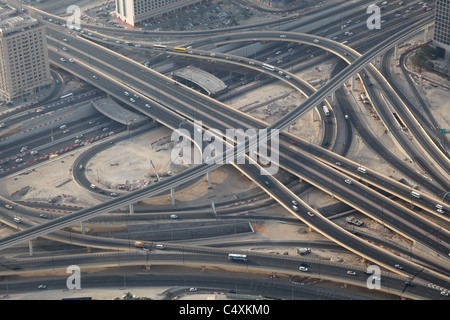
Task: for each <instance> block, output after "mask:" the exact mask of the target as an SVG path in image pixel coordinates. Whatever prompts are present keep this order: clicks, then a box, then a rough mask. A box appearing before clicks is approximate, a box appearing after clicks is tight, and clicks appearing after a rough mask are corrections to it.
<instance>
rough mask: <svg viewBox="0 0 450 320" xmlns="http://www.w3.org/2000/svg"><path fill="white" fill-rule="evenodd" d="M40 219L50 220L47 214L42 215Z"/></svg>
mask: <svg viewBox="0 0 450 320" xmlns="http://www.w3.org/2000/svg"><path fill="white" fill-rule="evenodd" d="M39 217H41V218H42V219H47V218H48V216H47V215H46V214H45V213H41V214H40V215H39Z"/></svg>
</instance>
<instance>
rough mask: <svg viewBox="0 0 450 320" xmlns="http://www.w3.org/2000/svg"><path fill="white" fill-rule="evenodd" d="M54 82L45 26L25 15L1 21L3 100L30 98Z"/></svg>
mask: <svg viewBox="0 0 450 320" xmlns="http://www.w3.org/2000/svg"><path fill="white" fill-rule="evenodd" d="M0 8H1V9H0V12H2V11H3V12H4V11H5V7H0ZM2 9H3V10H2ZM51 84H52V78H51V75H50V64H49V59H48V51H47V42H46V38H45V27H44V26H43V25H42V24H40V23H39V22H38V21H37V20H36V19H34V18H32V17H30V16H28V15H24V14H21V15H12V16H8V17H6V18H3V19H2V20H0V100H4V101H7V102H11V101H13V100H15V99H23V100H25V101H27V100H28V99H30V98H31V97H32V96H33V95H35V94H38V93H39V92H41V91H42V90H43V89H46V88H48V87H49V86H50V85H51Z"/></svg>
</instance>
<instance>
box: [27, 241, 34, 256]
mask: <svg viewBox="0 0 450 320" xmlns="http://www.w3.org/2000/svg"><path fill="white" fill-rule="evenodd" d="M28 249H29V250H30V256H32V255H33V254H34V249H33V240H30V241H28Z"/></svg>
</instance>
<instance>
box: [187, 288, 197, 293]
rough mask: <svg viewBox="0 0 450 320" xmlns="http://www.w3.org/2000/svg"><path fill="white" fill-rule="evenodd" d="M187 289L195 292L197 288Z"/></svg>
mask: <svg viewBox="0 0 450 320" xmlns="http://www.w3.org/2000/svg"><path fill="white" fill-rule="evenodd" d="M189 291H190V292H197V288H190V289H189Z"/></svg>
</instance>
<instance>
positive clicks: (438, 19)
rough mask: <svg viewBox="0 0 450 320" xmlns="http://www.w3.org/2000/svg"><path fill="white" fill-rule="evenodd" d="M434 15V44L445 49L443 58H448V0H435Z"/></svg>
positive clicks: (449, 43) (449, 15)
mask: <svg viewBox="0 0 450 320" xmlns="http://www.w3.org/2000/svg"><path fill="white" fill-rule="evenodd" d="M435 10H436V13H435V16H434V38H433V40H434V44H435V45H436V46H437V47H441V48H443V49H445V60H447V61H449V60H450V0H437V1H436V9H435Z"/></svg>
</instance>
